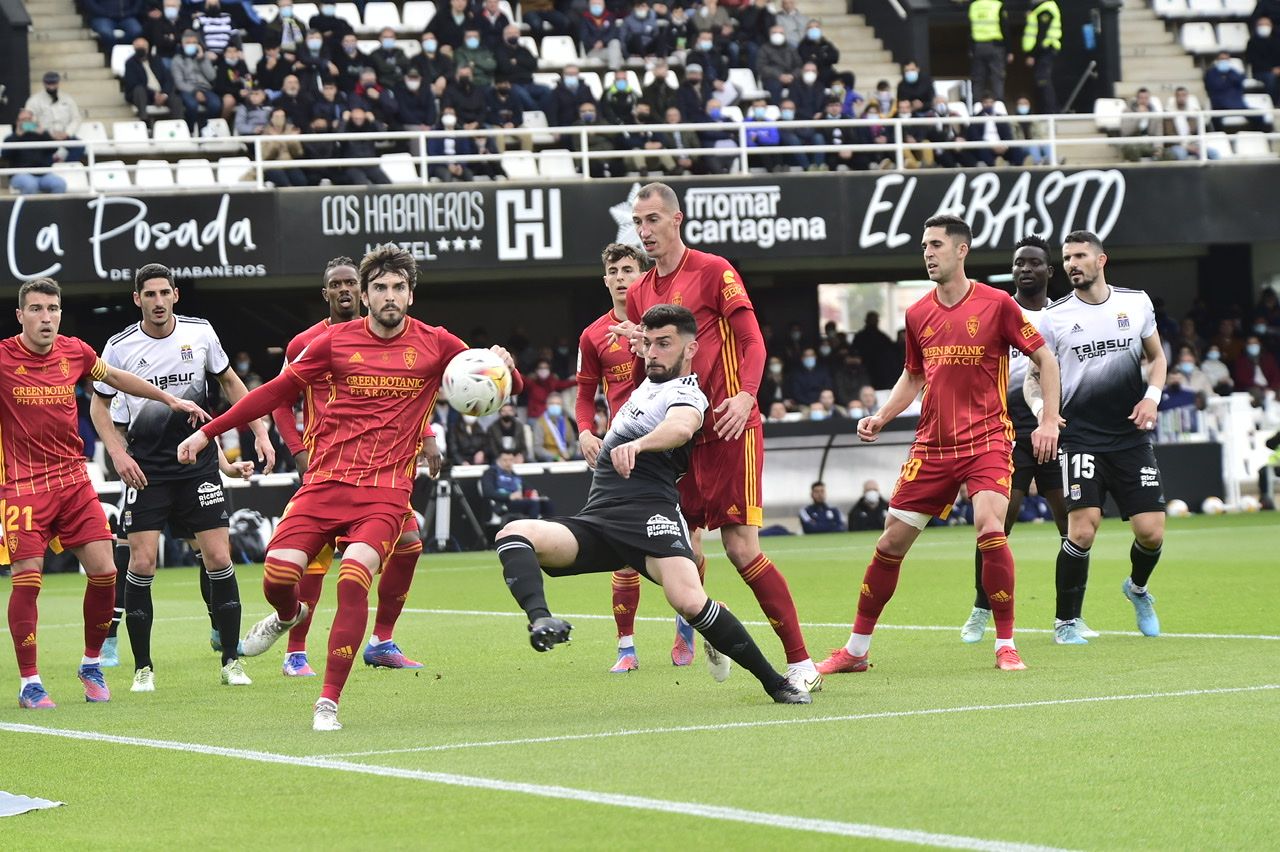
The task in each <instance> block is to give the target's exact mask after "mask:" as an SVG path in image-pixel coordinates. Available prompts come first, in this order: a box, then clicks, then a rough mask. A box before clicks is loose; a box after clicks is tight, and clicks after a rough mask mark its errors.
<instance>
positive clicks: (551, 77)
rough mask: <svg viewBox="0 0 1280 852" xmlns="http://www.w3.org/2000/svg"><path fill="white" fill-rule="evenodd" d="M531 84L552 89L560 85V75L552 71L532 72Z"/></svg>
mask: <svg viewBox="0 0 1280 852" xmlns="http://www.w3.org/2000/svg"><path fill="white" fill-rule="evenodd" d="M533 82H535V83H538V84H539V85H542V86H546V87H547V88H548V89H554V88H555V87H556V86H559V85H560V75H559V74H557V73H556V72H554V71H534V72H533Z"/></svg>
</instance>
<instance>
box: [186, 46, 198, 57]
mask: <svg viewBox="0 0 1280 852" xmlns="http://www.w3.org/2000/svg"><path fill="white" fill-rule="evenodd" d="M199 49H200V45H198V44H184V45H183V46H182V52H183V53H185V54H186V55H187V56H195V55H196V51H197V50H199Z"/></svg>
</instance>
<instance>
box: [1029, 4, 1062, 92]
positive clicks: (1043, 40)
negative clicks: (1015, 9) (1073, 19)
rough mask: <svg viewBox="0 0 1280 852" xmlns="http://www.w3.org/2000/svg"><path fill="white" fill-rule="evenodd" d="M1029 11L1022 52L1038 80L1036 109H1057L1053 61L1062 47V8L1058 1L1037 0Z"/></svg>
mask: <svg viewBox="0 0 1280 852" xmlns="http://www.w3.org/2000/svg"><path fill="white" fill-rule="evenodd" d="M1033 3H1034V5H1033V6H1032V7H1031V8H1030V9H1029V10H1028V11H1027V25H1026V27H1025V28H1024V29H1023V31H1022V52H1023V53H1025V54H1026V55H1027V67H1028V68H1031V69H1032V71H1033V73H1034V76H1035V81H1036V108H1037V109H1036V111H1037V112H1039V113H1042V114H1050V113H1056V112H1057V111H1058V93H1057V92H1056V91H1055V90H1054V88H1053V63H1054V60H1055V59H1056V58H1057V56H1058V53H1059V51H1061V50H1062V10H1061V9H1060V8H1058V4H1057V2H1056V0H1042V2H1035V0H1033Z"/></svg>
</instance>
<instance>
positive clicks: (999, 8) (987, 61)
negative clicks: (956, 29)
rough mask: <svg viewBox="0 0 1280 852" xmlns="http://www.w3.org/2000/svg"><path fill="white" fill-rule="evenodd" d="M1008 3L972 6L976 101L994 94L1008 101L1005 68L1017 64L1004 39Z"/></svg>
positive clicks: (980, 1)
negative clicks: (1011, 63) (1005, 90)
mask: <svg viewBox="0 0 1280 852" xmlns="http://www.w3.org/2000/svg"><path fill="white" fill-rule="evenodd" d="M1005 20H1006V14H1005V10H1004V0H973V2H971V3H970V4H969V40H970V41H971V42H972V43H973V48H972V51H971V56H972V59H971V63H970V66H969V77H970V79H971V80H972V81H973V99H974V101H975V102H976V101H979V100H981V99H982V98H983V97H984V96H985V95H987V94H990V95H991V96H992V97H993V98H995V99H996V100H998V101H1003V100H1004V69H1005V66H1006V65H1008V64H1009V63H1010V62H1012V61H1013V54H1012V53H1009V52H1008V48H1007V47H1006V46H1005V40H1004V25H1005Z"/></svg>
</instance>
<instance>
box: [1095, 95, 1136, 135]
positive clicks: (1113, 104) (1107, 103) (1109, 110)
mask: <svg viewBox="0 0 1280 852" xmlns="http://www.w3.org/2000/svg"><path fill="white" fill-rule="evenodd" d="M1126 109H1128V106H1127V105H1126V104H1125V102H1124V99H1123V98H1098V99H1097V100H1095V101H1094V102H1093V124H1094V126H1095V127H1097V128H1098V130H1100V131H1102V132H1103V133H1119V132H1120V115H1121V113H1123V112H1124V111H1125V110H1126Z"/></svg>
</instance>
